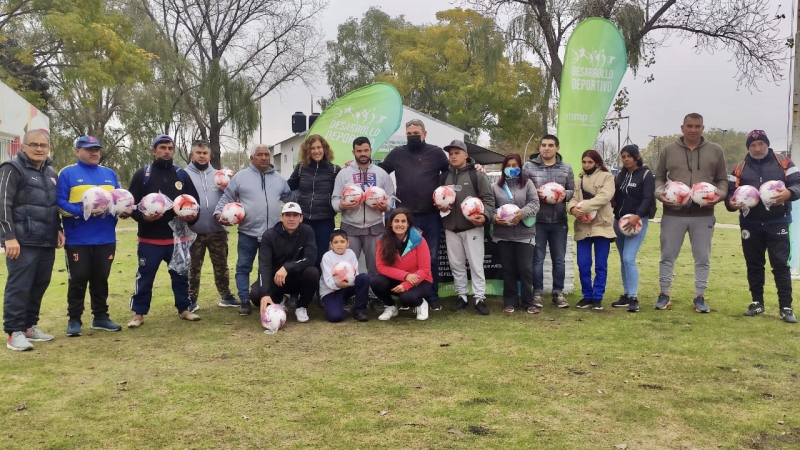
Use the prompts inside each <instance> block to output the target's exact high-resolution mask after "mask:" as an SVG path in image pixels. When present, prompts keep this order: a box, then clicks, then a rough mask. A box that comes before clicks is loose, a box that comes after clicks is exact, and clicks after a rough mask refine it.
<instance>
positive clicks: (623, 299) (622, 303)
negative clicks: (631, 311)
mask: <svg viewBox="0 0 800 450" xmlns="http://www.w3.org/2000/svg"><path fill="white" fill-rule="evenodd" d="M630 302H631V298H630V297H628V294H622V295H620V296H619V300H617V301H615V302H612V303H611V306H613V307H614V308H624V307H626V306H628V305H629V304H630Z"/></svg>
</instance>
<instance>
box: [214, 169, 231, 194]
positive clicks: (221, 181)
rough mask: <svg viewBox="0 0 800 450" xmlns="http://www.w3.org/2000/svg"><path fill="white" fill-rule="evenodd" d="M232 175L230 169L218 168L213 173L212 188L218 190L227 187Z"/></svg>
mask: <svg viewBox="0 0 800 450" xmlns="http://www.w3.org/2000/svg"><path fill="white" fill-rule="evenodd" d="M232 176H233V171H232V170H231V169H225V168H223V169H221V170H218V171H217V173H215V174H214V188H216V189H217V190H218V191H224V190H225V188H226V187H228V183H230V182H231V177H232Z"/></svg>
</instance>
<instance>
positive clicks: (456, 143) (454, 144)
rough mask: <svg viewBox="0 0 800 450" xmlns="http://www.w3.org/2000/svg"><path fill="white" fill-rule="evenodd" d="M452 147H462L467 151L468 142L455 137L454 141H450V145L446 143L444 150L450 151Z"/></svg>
mask: <svg viewBox="0 0 800 450" xmlns="http://www.w3.org/2000/svg"><path fill="white" fill-rule="evenodd" d="M451 148H460V149H461V150H464V151H465V152H466V151H467V144H465V143H464V141H459V140H458V139H455V140H453V141H452V142H450V145H446V146H445V147H444V151H446V152H449V151H450V149H451ZM468 153H469V152H468Z"/></svg>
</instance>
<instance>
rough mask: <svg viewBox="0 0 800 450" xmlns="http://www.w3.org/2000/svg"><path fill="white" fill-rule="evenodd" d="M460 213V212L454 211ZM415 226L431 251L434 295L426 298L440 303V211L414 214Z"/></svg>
mask: <svg viewBox="0 0 800 450" xmlns="http://www.w3.org/2000/svg"><path fill="white" fill-rule="evenodd" d="M453 213H454V214H455V213H458V211H453ZM414 226H415V227H417V228H419V229H420V230H422V237H423V238H425V243H426V244H428V249H429V250H430V251H431V275H432V276H433V289H432V290H433V293H432V294H430V295H429V296H428V297H425V298H426V299H427V300H428V302H430V301H431V300H433V301H434V302H438V301H439V239H440V238H441V237H442V216H440V215H439V212H438V211H435V212H431V213H425V214H414Z"/></svg>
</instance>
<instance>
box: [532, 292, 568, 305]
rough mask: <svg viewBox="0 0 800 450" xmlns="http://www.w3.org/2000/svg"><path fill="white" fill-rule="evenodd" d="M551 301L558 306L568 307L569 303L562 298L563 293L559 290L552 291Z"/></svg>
mask: <svg viewBox="0 0 800 450" xmlns="http://www.w3.org/2000/svg"><path fill="white" fill-rule="evenodd" d="M535 299H536V296H535V295H534V303H533V305H534V306H536V300H535ZM553 303H555V304H556V306H558V307H559V308H569V303H567V299H566V298H564V294H562V293H561V292H553Z"/></svg>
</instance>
